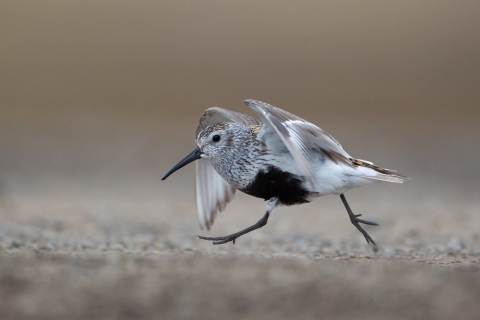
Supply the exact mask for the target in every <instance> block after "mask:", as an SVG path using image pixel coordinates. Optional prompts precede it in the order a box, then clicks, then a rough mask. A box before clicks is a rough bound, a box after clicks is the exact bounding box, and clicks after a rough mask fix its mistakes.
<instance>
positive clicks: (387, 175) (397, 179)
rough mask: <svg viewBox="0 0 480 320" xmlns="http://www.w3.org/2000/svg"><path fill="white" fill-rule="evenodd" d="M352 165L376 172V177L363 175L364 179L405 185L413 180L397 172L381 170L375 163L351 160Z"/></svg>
mask: <svg viewBox="0 0 480 320" xmlns="http://www.w3.org/2000/svg"><path fill="white" fill-rule="evenodd" d="M350 161H351V162H352V165H353V166H354V167H364V168H369V169H372V170H373V171H375V173H376V174H375V175H363V176H362V177H363V178H367V179H371V180H379V181H387V182H394V183H403V182H404V181H406V180H411V179H410V178H409V177H406V176H402V175H400V174H398V173H396V171H395V170H390V169H385V168H380V167H377V166H376V165H374V164H373V163H371V162H369V161H365V160H361V159H353V158H350Z"/></svg>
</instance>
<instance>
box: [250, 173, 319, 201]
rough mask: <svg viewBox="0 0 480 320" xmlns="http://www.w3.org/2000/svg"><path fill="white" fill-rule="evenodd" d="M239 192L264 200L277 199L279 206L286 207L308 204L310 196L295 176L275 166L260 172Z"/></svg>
mask: <svg viewBox="0 0 480 320" xmlns="http://www.w3.org/2000/svg"><path fill="white" fill-rule="evenodd" d="M241 191H243V192H245V193H246V194H249V195H251V196H254V197H257V198H262V199H265V200H269V199H271V198H273V197H277V198H278V200H279V204H282V205H286V206H291V205H294V204H301V203H305V202H309V201H308V200H307V199H306V198H307V196H308V195H309V194H310V192H309V191H308V190H306V189H304V188H303V187H302V180H300V179H299V177H298V176H297V175H294V174H292V173H290V172H285V171H282V170H280V169H279V168H277V167H275V166H268V167H267V169H266V170H260V171H259V172H258V174H257V176H256V177H255V180H254V181H253V182H252V183H250V184H249V185H248V187H247V188H246V189H245V190H241Z"/></svg>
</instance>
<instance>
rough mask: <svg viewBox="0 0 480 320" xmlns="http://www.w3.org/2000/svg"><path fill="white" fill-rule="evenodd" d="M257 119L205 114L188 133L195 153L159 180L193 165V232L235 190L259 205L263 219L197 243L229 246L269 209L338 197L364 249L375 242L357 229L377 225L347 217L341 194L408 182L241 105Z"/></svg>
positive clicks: (278, 113)
mask: <svg viewBox="0 0 480 320" xmlns="http://www.w3.org/2000/svg"><path fill="white" fill-rule="evenodd" d="M245 104H246V105H247V106H248V107H250V108H251V109H252V110H253V111H255V113H256V114H258V116H259V117H260V119H261V121H258V120H256V119H254V118H252V117H250V116H248V115H246V114H243V113H238V112H234V111H230V110H226V109H222V108H218V107H213V108H209V109H207V110H206V111H205V112H204V113H203V115H202V117H201V118H200V122H199V125H198V127H197V132H196V137H197V138H196V143H197V147H196V148H195V149H194V150H193V151H192V152H191V153H190V154H188V155H187V156H186V157H185V158H183V159H182V160H181V161H180V162H178V163H177V164H176V165H175V166H173V168H171V169H170V170H169V171H168V172H167V173H166V174H165V176H163V178H162V180H165V179H166V178H167V177H168V176H169V175H171V174H172V173H173V172H175V171H177V170H178V169H180V168H182V167H184V166H185V165H187V164H189V163H191V162H193V161H195V160H198V161H197V162H196V179H195V189H196V200H197V211H198V215H199V218H200V224H201V227H206V228H207V229H208V230H209V229H210V227H211V225H212V224H213V221H214V219H215V216H216V214H217V212H221V211H223V210H224V209H225V207H226V205H227V204H228V203H229V202H230V201H232V200H233V197H234V195H235V191H236V190H240V191H242V192H244V193H246V194H249V195H251V196H254V197H257V198H262V199H265V200H266V201H267V210H266V213H265V215H264V216H263V217H262V218H261V219H260V220H259V221H258V222H257V223H255V224H254V225H252V226H250V227H248V228H246V229H244V230H241V231H239V232H236V233H233V234H230V235H227V236H225V237H203V236H199V238H200V239H203V240H209V241H212V242H213V244H224V243H228V242H230V241H232V242H233V243H235V240H236V239H237V238H238V237H240V236H242V235H244V234H246V233H248V232H251V231H253V230H256V229H259V228H261V227H263V226H265V225H266V224H267V221H268V218H269V216H270V213H271V212H272V210H273V209H274V208H275V207H277V206H281V205H285V206H291V205H297V204H302V203H307V202H311V201H312V200H314V199H315V198H316V197H319V196H325V195H329V194H334V195H339V196H340V198H341V199H342V202H343V204H344V205H345V208H346V209H347V213H348V216H349V218H350V221H351V223H352V224H353V225H354V226H355V227H356V228H357V229H358V230H359V231H360V232H361V233H362V234H363V236H364V237H365V239H366V240H367V243H372V244H374V245H376V244H375V241H373V239H372V238H371V237H370V235H369V234H368V233H367V232H366V231H365V230H364V229H363V228H362V227H361V226H360V223H363V224H367V225H371V226H378V224H377V223H374V222H369V221H366V220H362V219H360V218H359V217H360V216H361V214H354V213H353V212H352V210H351V209H350V206H349V205H348V202H347V199H346V198H345V195H344V193H345V192H346V191H348V190H350V189H352V188H355V187H360V186H363V185H367V184H370V183H372V182H376V181H387V182H395V183H402V182H404V181H405V180H408V179H409V178H407V177H405V176H402V175H399V174H397V173H396V172H395V170H389V169H384V168H380V167H377V166H375V165H374V164H373V163H372V162H369V161H365V160H360V159H355V158H353V157H351V156H350V155H349V154H348V153H346V152H345V150H343V148H342V146H341V145H340V143H338V142H337V140H335V139H334V138H333V137H332V136H331V135H330V134H328V133H327V132H325V131H324V130H322V129H320V128H319V127H317V126H316V125H314V124H312V123H310V122H308V121H306V120H303V119H301V118H299V117H297V116H295V115H293V114H291V113H289V112H287V111H284V110H282V109H280V108H276V107H274V106H272V105H269V104H268V103H265V102H261V101H257V100H245Z"/></svg>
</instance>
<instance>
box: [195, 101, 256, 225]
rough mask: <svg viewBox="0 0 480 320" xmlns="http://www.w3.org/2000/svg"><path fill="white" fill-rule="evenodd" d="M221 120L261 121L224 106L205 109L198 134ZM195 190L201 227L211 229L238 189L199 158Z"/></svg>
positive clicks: (245, 122)
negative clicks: (217, 216) (223, 107)
mask: <svg viewBox="0 0 480 320" xmlns="http://www.w3.org/2000/svg"><path fill="white" fill-rule="evenodd" d="M219 122H236V123H240V124H243V125H245V126H250V125H258V124H259V122H258V121H257V120H256V119H254V118H252V117H250V116H247V115H246V114H242V113H238V112H233V111H230V110H226V109H222V108H217V107H213V108H209V109H207V110H205V112H204V113H203V115H202V117H201V118H200V122H199V124H198V127H197V133H196V134H197V136H198V134H199V133H200V131H202V130H203V129H205V128H206V127H207V126H209V125H213V124H216V123H219ZM195 190H196V198H197V211H198V217H199V219H200V227H202V228H203V227H205V228H207V230H209V229H210V227H211V225H212V224H213V221H214V219H215V216H216V215H217V212H218V211H220V212H221V211H223V210H224V209H225V207H226V206H227V204H228V203H229V202H231V201H232V200H233V197H234V196H235V191H236V189H235V188H234V187H233V186H231V185H230V184H229V183H228V182H227V181H225V180H224V179H223V178H222V177H221V176H220V175H219V174H218V173H217V171H215V169H214V168H213V167H212V165H211V164H210V162H209V161H208V160H206V159H199V160H197V162H196V174H195Z"/></svg>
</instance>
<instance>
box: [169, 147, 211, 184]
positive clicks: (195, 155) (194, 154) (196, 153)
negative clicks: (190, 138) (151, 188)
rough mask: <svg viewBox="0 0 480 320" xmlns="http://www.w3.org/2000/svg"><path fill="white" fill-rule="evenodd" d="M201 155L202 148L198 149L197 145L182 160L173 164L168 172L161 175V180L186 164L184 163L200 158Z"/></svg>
mask: <svg viewBox="0 0 480 320" xmlns="http://www.w3.org/2000/svg"><path fill="white" fill-rule="evenodd" d="M201 155H202V150H200V148H199V147H196V148H195V150H193V151H192V152H190V153H189V155H188V156H186V157H185V158H183V159H182V160H180V162H179V163H177V164H176V165H174V166H173V168H172V169H170V170H168V172H167V173H166V174H165V175H164V176H163V178H162V180H165V179H167V178H168V176H169V175H171V174H172V173H174V172H175V171H177V170H178V169H180V168H182V167H184V166H186V165H187V164H189V163H190V162H193V161H195V160H198V159H200V158H201Z"/></svg>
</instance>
